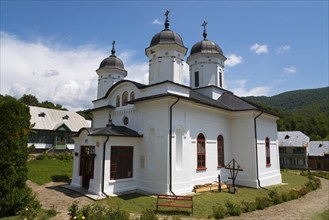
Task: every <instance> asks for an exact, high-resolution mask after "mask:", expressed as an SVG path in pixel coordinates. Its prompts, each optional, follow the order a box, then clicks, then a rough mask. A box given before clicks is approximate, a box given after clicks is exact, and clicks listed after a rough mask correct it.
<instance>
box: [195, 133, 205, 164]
mask: <svg viewBox="0 0 329 220" xmlns="http://www.w3.org/2000/svg"><path fill="white" fill-rule="evenodd" d="M205 169H206V142H205V138H204V136H203V134H199V135H198V140H197V170H205Z"/></svg>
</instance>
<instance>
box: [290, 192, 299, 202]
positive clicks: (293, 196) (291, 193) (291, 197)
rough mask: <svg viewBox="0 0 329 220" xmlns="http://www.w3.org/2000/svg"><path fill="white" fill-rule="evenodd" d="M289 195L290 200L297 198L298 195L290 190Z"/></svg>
mask: <svg viewBox="0 0 329 220" xmlns="http://www.w3.org/2000/svg"><path fill="white" fill-rule="evenodd" d="M289 195H290V199H291V200H294V199H298V198H299V193H298V191H296V190H290V192H289Z"/></svg>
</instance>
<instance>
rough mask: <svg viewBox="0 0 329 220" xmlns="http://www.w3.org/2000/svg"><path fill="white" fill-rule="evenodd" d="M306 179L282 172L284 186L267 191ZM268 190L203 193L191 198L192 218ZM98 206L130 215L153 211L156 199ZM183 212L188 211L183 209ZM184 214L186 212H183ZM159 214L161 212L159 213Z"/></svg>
mask: <svg viewBox="0 0 329 220" xmlns="http://www.w3.org/2000/svg"><path fill="white" fill-rule="evenodd" d="M307 181H308V179H307V178H306V177H304V176H300V175H298V174H294V173H291V172H282V182H283V183H287V184H284V185H278V186H272V187H269V189H276V190H277V191H279V192H282V191H289V190H291V189H293V188H295V189H298V188H301V187H302V186H303V185H304V184H305V183H306V182H307ZM267 192H268V190H265V189H253V188H242V187H240V188H239V192H238V194H230V193H228V192H226V191H223V192H221V193H218V192H204V193H199V194H197V195H195V196H194V197H193V206H194V212H193V217H202V218H207V217H208V216H209V215H211V214H212V213H213V207H214V206H216V205H219V204H222V205H224V204H225V201H226V200H230V201H233V202H236V203H240V202H241V201H254V200H255V198H256V197H259V196H266V195H267ZM98 203H100V204H106V205H109V206H111V207H115V208H120V209H122V210H125V211H128V212H130V213H141V212H142V211H143V210H146V209H155V208H156V207H155V204H156V198H155V197H154V196H142V195H139V194H136V193H134V194H129V195H123V196H118V197H111V198H108V199H104V200H101V201H99V202H98ZM159 209H160V210H165V211H164V212H162V213H164V214H168V215H176V214H178V215H179V214H183V213H182V211H184V209H176V211H171V212H166V210H169V209H166V208H165V207H160V208H159ZM170 210H175V208H170ZM185 211H189V210H187V209H185ZM184 213H185V214H186V212H184ZM160 214H161V212H160Z"/></svg>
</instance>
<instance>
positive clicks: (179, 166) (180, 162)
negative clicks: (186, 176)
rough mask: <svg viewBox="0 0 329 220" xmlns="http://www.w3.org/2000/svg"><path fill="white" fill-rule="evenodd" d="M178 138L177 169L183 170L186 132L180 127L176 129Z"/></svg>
mask: <svg viewBox="0 0 329 220" xmlns="http://www.w3.org/2000/svg"><path fill="white" fill-rule="evenodd" d="M175 136H176V139H175V140H176V169H177V170H181V169H182V166H183V136H184V130H183V128H182V127H180V126H178V127H176V129H175Z"/></svg>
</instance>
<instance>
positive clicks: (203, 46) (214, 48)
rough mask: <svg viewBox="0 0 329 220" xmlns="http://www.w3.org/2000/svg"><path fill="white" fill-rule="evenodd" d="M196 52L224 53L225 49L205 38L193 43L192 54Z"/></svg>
mask: <svg viewBox="0 0 329 220" xmlns="http://www.w3.org/2000/svg"><path fill="white" fill-rule="evenodd" d="M196 53H213V54H216V53H217V54H220V55H223V50H222V49H221V48H220V47H219V46H218V45H217V44H216V43H215V42H213V41H210V40H207V39H204V40H202V41H200V42H198V43H196V44H194V45H193V47H192V49H191V54H190V55H193V54H196Z"/></svg>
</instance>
